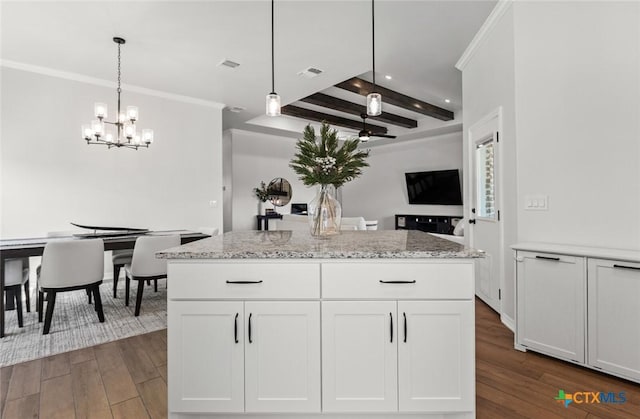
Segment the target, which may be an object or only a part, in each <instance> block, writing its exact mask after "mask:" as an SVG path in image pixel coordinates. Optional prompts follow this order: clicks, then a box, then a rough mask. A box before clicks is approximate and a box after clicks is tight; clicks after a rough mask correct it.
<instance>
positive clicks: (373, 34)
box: [371, 0, 376, 92]
mask: <svg viewBox="0 0 640 419" xmlns="http://www.w3.org/2000/svg"><path fill="white" fill-rule="evenodd" d="M373 1H374V0H371V49H372V50H373V53H372V56H373V91H374V92H375V91H376V21H375V14H374V7H373Z"/></svg>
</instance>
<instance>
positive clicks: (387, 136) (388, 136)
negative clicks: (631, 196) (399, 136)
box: [369, 132, 396, 138]
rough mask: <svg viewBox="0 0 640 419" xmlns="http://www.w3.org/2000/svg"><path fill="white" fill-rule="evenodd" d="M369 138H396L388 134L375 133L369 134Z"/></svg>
mask: <svg viewBox="0 0 640 419" xmlns="http://www.w3.org/2000/svg"><path fill="white" fill-rule="evenodd" d="M369 135H370V136H371V137H381V138H396V136H395V135H389V134H376V133H375V132H373V133H370V134H369Z"/></svg>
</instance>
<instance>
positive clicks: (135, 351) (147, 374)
mask: <svg viewBox="0 0 640 419" xmlns="http://www.w3.org/2000/svg"><path fill="white" fill-rule="evenodd" d="M118 346H119V348H120V351H121V352H122V358H123V359H124V362H125V365H126V366H127V368H128V369H129V373H130V374H131V378H132V379H133V382H134V383H136V384H138V383H142V382H144V381H148V380H151V379H153V378H156V377H158V376H159V375H160V374H159V373H158V370H157V369H156V366H155V365H154V364H153V361H151V358H149V355H148V354H147V351H146V347H145V346H144V345H141V343H140V341H139V340H137V339H134V338H127V339H123V340H120V341H118Z"/></svg>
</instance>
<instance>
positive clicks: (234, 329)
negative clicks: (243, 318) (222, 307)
mask: <svg viewBox="0 0 640 419" xmlns="http://www.w3.org/2000/svg"><path fill="white" fill-rule="evenodd" d="M238 314H239V313H236V319H235V320H234V321H233V339H234V340H235V341H236V343H238Z"/></svg>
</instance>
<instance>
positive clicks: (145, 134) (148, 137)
mask: <svg viewBox="0 0 640 419" xmlns="http://www.w3.org/2000/svg"><path fill="white" fill-rule="evenodd" d="M142 140H143V141H144V142H145V143H147V144H151V143H152V142H153V130H152V129H143V130H142Z"/></svg>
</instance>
